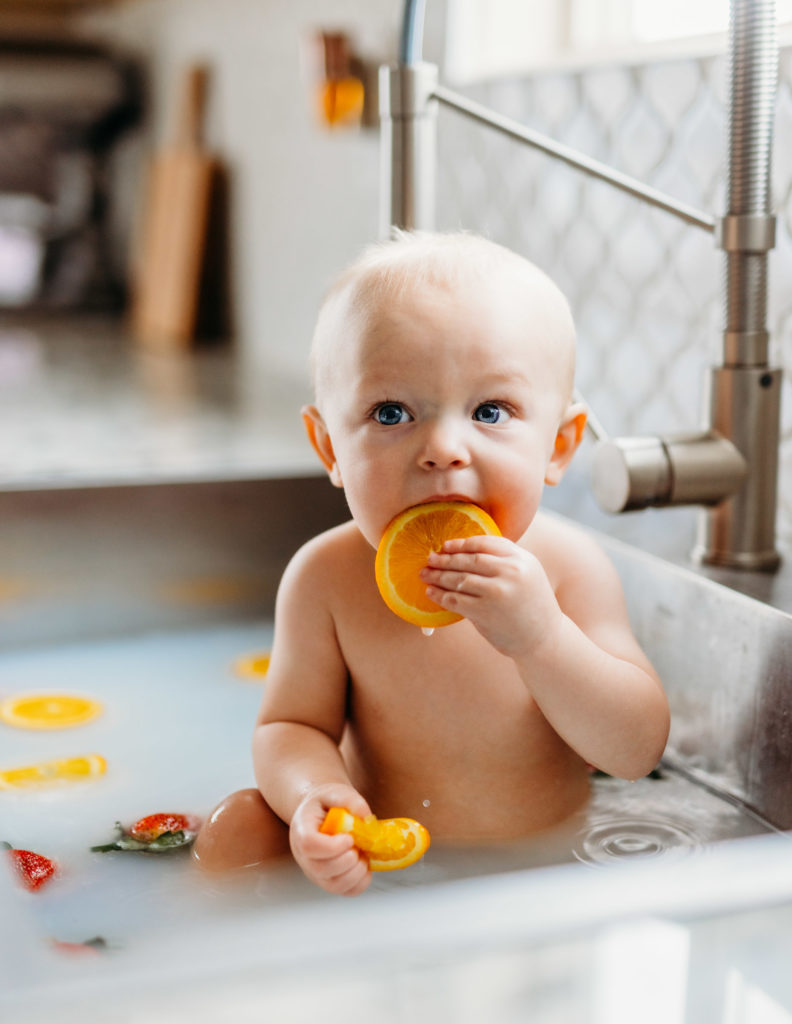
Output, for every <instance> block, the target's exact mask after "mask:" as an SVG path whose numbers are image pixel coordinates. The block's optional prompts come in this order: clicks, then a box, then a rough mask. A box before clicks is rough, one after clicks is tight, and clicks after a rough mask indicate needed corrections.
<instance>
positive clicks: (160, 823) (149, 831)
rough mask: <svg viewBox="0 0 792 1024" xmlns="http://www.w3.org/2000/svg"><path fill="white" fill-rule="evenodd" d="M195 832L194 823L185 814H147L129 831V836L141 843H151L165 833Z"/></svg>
mask: <svg viewBox="0 0 792 1024" xmlns="http://www.w3.org/2000/svg"><path fill="white" fill-rule="evenodd" d="M191 830H192V831H195V823H194V822H193V820H192V819H191V818H188V817H187V815H186V814H148V815H146V817H145V818H139V819H138V820H137V821H136V822H135V824H134V825H132V826H131V827H130V829H129V835H130V836H132V838H133V839H138V840H139V841H140V842H141V843H153V842H154V840H155V839H159V837H160V836H161V835H164V834H165V833H166V832H189V831H191Z"/></svg>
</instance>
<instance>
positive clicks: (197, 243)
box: [131, 65, 216, 349]
mask: <svg viewBox="0 0 792 1024" xmlns="http://www.w3.org/2000/svg"><path fill="white" fill-rule="evenodd" d="M207 87H208V69H207V68H206V67H204V66H198V65H196V66H192V67H190V68H188V70H187V71H186V73H185V75H184V80H183V82H182V97H181V106H180V108H179V111H178V117H177V124H176V134H175V139H174V142H173V143H172V144H171V145H170V146H168V147H166V148H165V149H163V151H162V152H160V153H158V154H157V155H156V156H155V157H154V159H153V160H152V162H151V166H150V167H149V170H148V179H147V187H146V191H145V200H144V208H143V215H142V224H141V233H140V247H139V252H138V257H137V260H136V266H135V270H134V272H133V293H132V311H131V312H132V331H133V333H134V335H135V337H136V338H137V339H138V340H139V341H141V342H143V343H145V344H147V345H152V346H155V347H159V348H163V349H173V348H186V347H187V346H188V345H189V344H190V342H191V341H192V340H193V338H194V335H195V324H196V314H197V310H198V298H199V288H200V281H201V269H202V267H203V263H204V257H205V254H206V237H207V223H208V216H209V206H210V201H211V194H212V180H213V176H214V172H215V167H216V161H215V158H214V157H213V156H212V154H211V153H209V152H208V151H207V150H206V148H205V145H204V137H203V136H204V131H203V129H204V124H203V122H204V114H205V109H206V94H207Z"/></svg>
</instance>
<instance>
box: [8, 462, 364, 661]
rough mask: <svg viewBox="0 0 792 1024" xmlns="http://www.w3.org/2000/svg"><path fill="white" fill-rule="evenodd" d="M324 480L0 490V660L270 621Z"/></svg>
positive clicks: (336, 509)
mask: <svg viewBox="0 0 792 1024" xmlns="http://www.w3.org/2000/svg"><path fill="white" fill-rule="evenodd" d="M347 517H348V512H347V508H346V505H345V503H344V499H343V495H342V493H341V492H340V491H339V490H337V489H336V488H334V487H332V486H331V485H330V483H329V482H328V481H327V479H326V478H325V477H324V475H322V476H308V477H291V478H280V479H279V478H270V479H261V480H222V479H221V480H214V481H201V482H195V483H193V482H181V483H179V482H171V483H165V482H162V483H148V484H146V483H139V484H130V485H124V486H101V485H94V486H92V487H58V488H38V489H35V490H7V491H4V490H0V522H2V524H3V530H2V535H1V536H0V651H3V650H10V649H18V648H22V647H33V646H38V645H47V644H52V643H58V642H69V641H77V640H92V639H98V638H101V637H104V636H117V635H124V634H129V633H134V632H141V631H145V630H150V629H157V630H165V629H178V628H184V627H185V626H188V625H195V624H199V623H202V622H217V621H218V620H221V621H229V620H238V621H249V620H250V619H251V618H254V617H261V616H262V615H271V614H272V608H273V604H274V600H275V591H276V588H277V586H278V582H279V580H280V576H281V573H282V572H283V569H284V568H285V566H286V563H287V562H288V560H289V558H290V557H291V555H292V554H293V553H294V551H296V549H297V547H298V546H299V545H300V544H302V543H303V542H304V541H306V540H308V539H309V538H310V537H312V536H314V535H315V534H316V533H318V532H320V531H321V530H322V529H325V528H326V527H328V526H330V525H332V524H334V523H338V522H342V521H343V520H344V519H346V518H347Z"/></svg>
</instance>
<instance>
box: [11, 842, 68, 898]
mask: <svg viewBox="0 0 792 1024" xmlns="http://www.w3.org/2000/svg"><path fill="white" fill-rule="evenodd" d="M3 845H4V846H5V848H6V849H7V851H8V853H9V855H10V857H11V860H12V861H13V862H14V866H15V868H16V871H17V875H18V877H19V880H20V881H21V882H22V885H24V887H25V888H26V889H29V890H30V892H35V891H36V889H40V888H41V886H42V885H46V883H47V882H49V880H50V879H51V878H53V877H54V876H55V875H56V874H57V870H58V869H57V866H56V864H55V862H54V861H52V860H50V859H49V857H45V856H44V855H43V854H41V853H33V852H32V851H30V850H15V849H14V848H13V847H11V846H10V845H9V844H8V843H4V844H3Z"/></svg>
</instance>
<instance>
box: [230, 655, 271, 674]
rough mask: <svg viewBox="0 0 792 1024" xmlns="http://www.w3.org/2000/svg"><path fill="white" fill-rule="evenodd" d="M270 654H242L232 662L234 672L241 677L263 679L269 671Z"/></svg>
mask: <svg viewBox="0 0 792 1024" xmlns="http://www.w3.org/2000/svg"><path fill="white" fill-rule="evenodd" d="M269 667H270V656H269V653H268V652H262V653H261V654H243V655H242V656H241V657H239V658H237V659H236V661H235V662H234V672H236V674H237V675H238V676H241V677H242V678H243V679H263V678H264V676H266V674H267V672H268V671H269Z"/></svg>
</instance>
